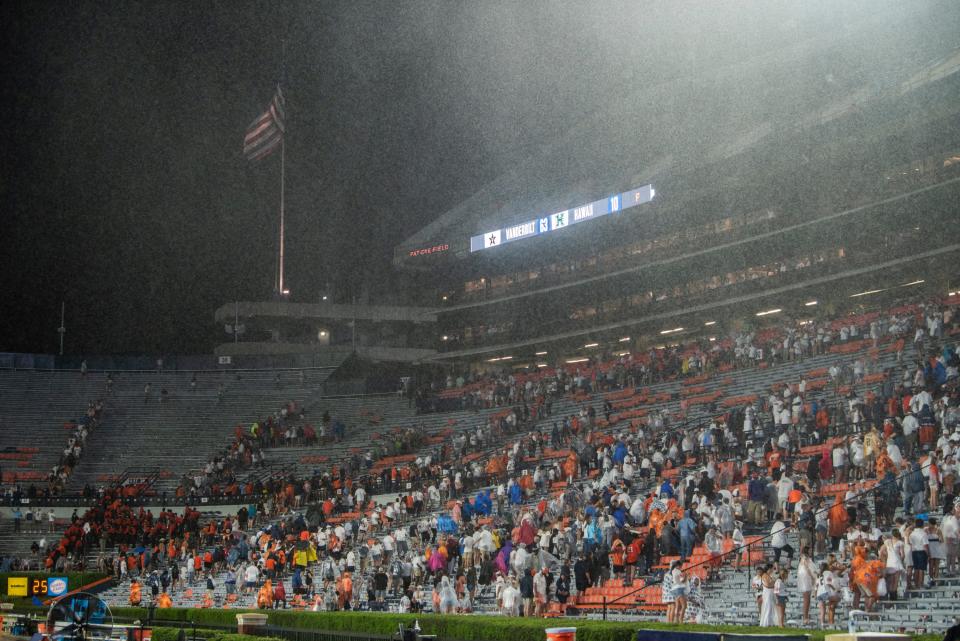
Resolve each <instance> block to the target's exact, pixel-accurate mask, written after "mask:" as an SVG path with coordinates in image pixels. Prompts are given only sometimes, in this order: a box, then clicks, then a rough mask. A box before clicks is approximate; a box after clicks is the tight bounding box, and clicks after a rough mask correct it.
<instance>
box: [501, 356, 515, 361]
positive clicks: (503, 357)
mask: <svg viewBox="0 0 960 641" xmlns="http://www.w3.org/2000/svg"><path fill="white" fill-rule="evenodd" d="M500 360H501V361H511V360H513V356H501V357H500Z"/></svg>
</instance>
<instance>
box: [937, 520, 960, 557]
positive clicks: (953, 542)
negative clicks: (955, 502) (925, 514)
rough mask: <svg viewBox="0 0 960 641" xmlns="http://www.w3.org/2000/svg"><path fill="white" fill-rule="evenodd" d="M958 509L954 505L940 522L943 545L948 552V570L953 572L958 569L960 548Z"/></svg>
mask: <svg viewBox="0 0 960 641" xmlns="http://www.w3.org/2000/svg"><path fill="white" fill-rule="evenodd" d="M957 511H958V510H957V508H956V507H954V508H953V511H951V512H948V513H947V514H946V515H945V516H944V517H943V522H942V523H941V524H940V531H941V532H942V533H943V545H944V547H945V549H946V553H947V559H946V566H947V572H948V573H951V574H952V573H954V572H956V570H957V556H958V548H960V518H958V517H957Z"/></svg>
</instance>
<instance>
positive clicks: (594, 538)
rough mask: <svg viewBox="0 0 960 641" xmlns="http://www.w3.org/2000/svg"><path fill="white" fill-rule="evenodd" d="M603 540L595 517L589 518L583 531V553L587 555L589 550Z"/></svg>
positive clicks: (601, 531)
mask: <svg viewBox="0 0 960 641" xmlns="http://www.w3.org/2000/svg"><path fill="white" fill-rule="evenodd" d="M602 541H603V530H602V528H601V527H600V526H599V525H598V524H597V519H596V518H592V519H590V523H588V524H587V527H586V528H585V529H584V531H583V553H584V555H589V553H590V551H591V550H592V549H593V548H594V547H595V546H597V545H600V543H601V542H602Z"/></svg>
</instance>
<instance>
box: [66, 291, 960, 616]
mask: <svg viewBox="0 0 960 641" xmlns="http://www.w3.org/2000/svg"><path fill="white" fill-rule="evenodd" d="M915 314H916V316H917V317H918V318H921V319H922V320H921V322H918V323H916V329H922V330H923V335H922V336H921V337H920V340H919V341H916V334H914V338H915V343H916V344H917V347H918V348H919V349H920V352H919V358H918V360H917V361H916V362H915V363H908V362H904V360H903V346H902V345H901V344H900V343H899V342H898V341H900V339H902V338H903V337H904V336H909V335H910V333H912V332H913V330H914V329H915V328H914V327H913V325H912V319H913V318H914V315H915ZM931 319H932V322H931ZM952 325H953V323H952V316H951V310H950V308H949V307H946V308H936V307H933V306H929V307H926V308H922V309H920V310H902V311H899V312H897V313H895V314H891V315H889V316H887V317H885V318H884V317H881V316H880V315H873V316H869V317H860V318H857V319H853V320H844V321H842V322H836V323H823V324H822V326H823V327H825V328H831V329H830V330H829V335H831V339H830V340H829V341H828V340H826V336H827V335H828V332H827V331H824V332H823V336H824V339H823V340H821V339H820V335H821V334H820V332H819V327H820V326H821V324H817V325H815V326H808V325H799V324H797V325H791V326H788V327H785V328H783V329H782V330H781V331H780V332H779V334H778V335H774V334H773V333H770V332H758V333H756V334H754V335H752V336H751V335H750V334H742V335H739V336H735V337H732V338H731V339H729V340H724V341H714V342H709V343H708V344H706V345H703V346H701V345H694V346H692V347H691V346H687V348H674V351H675V356H669V354H668V353H667V351H665V350H660V351H661V352H663V353H662V354H658V355H657V362H663V361H664V359H670V360H672V362H674V365H675V366H676V367H677V368H678V372H677V374H676V375H677V376H678V377H680V378H681V379H683V378H692V377H700V378H703V377H708V376H710V375H711V374H712V373H714V372H716V371H717V369H719V366H718V367H717V368H713V366H711V363H718V364H722V365H724V366H727V367H740V366H745V364H746V363H747V362H749V361H750V360H751V359H752V358H754V357H755V356H756V354H752V353H751V350H754V349H764V352H765V353H764V355H763V356H762V357H761V359H762V360H764V361H765V360H767V359H773V361H772V362H779V361H787V360H795V359H802V358H806V357H807V356H809V355H813V354H817V353H826V352H827V351H829V346H828V343H832V342H833V331H834V330H836V331H837V337H838V340H839V341H840V342H841V343H845V342H851V341H872V344H873V346H874V347H877V346H893V348H894V351H895V352H896V363H897V364H896V365H895V366H894V367H887V368H886V369H880V368H879V366H878V365H877V362H876V355H875V354H874V355H870V354H869V353H868V354H867V355H866V356H864V355H862V354H861V351H853V352H851V354H850V355H849V356H838V358H837V361H836V363H837V364H836V365H835V366H834V367H832V368H830V370H829V371H828V372H827V373H826V377H827V378H828V379H829V381H830V383H831V384H830V385H828V386H825V387H824V386H820V387H817V388H816V391H814V389H813V388H814V386H813V385H812V384H811V382H810V381H808V380H807V378H806V377H805V376H804V377H801V378H799V380H797V381H795V382H792V383H791V384H788V385H782V386H781V385H775V386H773V387H771V389H770V390H768V392H769V394H762V395H757V398H756V399H755V400H753V401H751V402H747V403H744V404H743V405H736V406H731V407H725V408H721V407H715V406H710V407H709V408H707V409H708V410H710V411H707V412H704V413H702V418H701V420H697V421H691V420H689V418H690V417H689V416H684V415H683V414H682V413H681V414H677V413H675V412H669V411H666V410H664V409H661V410H656V411H651V412H649V413H648V414H646V415H645V416H644V417H643V418H642V419H640V420H635V421H630V422H625V421H617V420H616V418H615V415H616V412H614V411H612V406H610V404H609V402H608V403H607V405H606V406H605V407H604V410H601V412H600V416H598V415H597V412H596V411H595V410H594V404H592V403H590V402H589V397H587V398H586V399H585V400H583V402H582V403H581V404H580V407H579V408H578V409H577V410H576V411H575V412H574V413H571V414H568V415H565V416H557V415H554V414H553V413H552V412H548V411H543V410H542V409H541V408H545V406H546V400H545V399H546V398H547V397H548V396H550V395H551V394H554V390H553V388H552V385H553V384H554V382H555V383H556V384H557V388H556V391H557V394H558V398H559V396H560V395H562V396H567V394H568V392H571V391H575V390H577V389H580V390H583V391H584V392H588V391H589V392H597V391H598V390H599V391H602V390H605V389H606V390H615V389H617V388H618V386H619V385H620V383H619V382H617V383H612V384H611V383H597V380H598V378H597V377H598V376H607V375H608V374H609V372H610V371H615V370H616V368H617V367H622V368H624V371H626V370H628V369H629V368H634V367H644V363H643V360H644V359H643V358H642V357H641V358H637V359H630V358H621V359H618V360H616V361H613V362H612V363H610V364H608V365H607V366H606V367H599V366H598V367H590V368H585V369H583V370H581V371H576V370H574V371H570V372H566V373H564V374H559V373H558V374H551V375H546V374H544V375H542V376H539V377H537V376H536V375H530V376H529V377H519V376H516V375H514V377H513V378H512V380H511V378H510V377H509V376H504V377H503V378H502V379H501V380H499V381H498V382H497V383H496V386H497V387H498V388H500V391H498V392H495V394H494V400H493V406H494V407H496V406H498V404H500V403H502V404H503V407H504V409H503V410H502V411H499V412H495V413H490V414H488V415H487V417H486V419H485V420H483V421H479V422H478V425H477V426H476V427H475V428H473V429H470V430H466V431H461V432H459V433H456V434H451V435H449V436H450V437H449V438H444V439H441V441H440V442H435V443H427V435H425V434H422V433H420V431H419V430H417V429H415V428H410V429H409V432H408V433H405V434H401V435H398V436H397V438H396V439H395V442H393V443H392V444H391V445H390V446H389V447H386V448H385V449H384V450H381V451H378V452H377V453H376V454H377V455H374V454H373V453H372V452H369V451H368V452H367V453H365V454H354V455H352V457H353V458H352V460H350V461H347V462H341V463H338V464H337V465H334V466H333V467H332V469H330V470H328V471H320V470H314V471H313V473H312V474H297V473H296V472H294V471H290V472H288V473H285V474H284V475H282V476H274V477H271V478H267V479H265V480H255V481H254V480H247V481H243V482H241V481H240V480H239V474H240V472H241V471H242V470H245V469H249V468H250V467H253V466H255V465H256V462H257V461H256V459H255V457H254V453H255V452H257V451H258V448H263V447H265V446H266V445H267V444H272V445H276V444H277V441H276V439H277V438H279V439H280V441H281V442H282V441H286V436H285V434H284V429H285V428H286V429H289V425H291V424H293V421H292V420H291V419H289V415H290V411H288V413H287V415H286V416H284V417H283V418H284V420H283V421H282V422H277V423H276V424H274V423H271V421H270V420H268V421H267V422H266V427H264V426H263V425H261V424H259V423H258V424H255V425H254V426H251V428H250V429H238V431H237V433H236V435H235V440H234V442H233V444H232V445H231V448H230V451H229V452H228V453H227V454H226V455H224V456H223V457H219V458H218V459H214V460H213V461H212V462H211V466H210V469H209V470H204V473H203V478H202V479H200V481H199V482H198V481H197V480H196V479H189V483H190V484H191V485H192V486H193V490H194V491H199V490H200V489H205V490H207V491H216V492H224V491H226V492H227V493H231V492H235V494H234V495H236V496H243V497H249V503H250V506H249V507H244V508H242V509H241V511H240V513H237V514H236V515H231V516H229V517H226V518H221V519H218V520H210V521H208V522H207V523H206V524H205V525H201V523H200V519H199V515H198V514H197V513H195V512H192V511H190V510H188V511H187V515H185V516H183V517H176V516H174V515H172V514H166V513H165V514H161V515H159V516H158V517H156V518H154V517H153V516H152V515H151V514H149V512H146V513H145V512H142V511H141V512H139V513H136V514H134V513H133V512H132V511H130V509H129V508H126V507H125V506H124V505H123V503H122V501H119V499H117V498H116V497H110V496H107V497H105V499H104V501H103V502H101V506H104V505H106V506H107V507H99V508H97V509H95V510H92V511H91V512H89V513H88V515H85V516H84V517H81V518H78V519H77V521H76V522H75V523H73V524H72V525H71V528H70V530H68V534H69V536H67V537H65V539H66V541H65V542H64V543H63V544H62V545H61V546H59V547H58V548H57V549H58V550H59V549H60V547H62V548H63V550H64V553H61V556H67V555H69V552H70V551H71V550H75V549H77V546H78V545H81V546H82V545H86V544H88V543H93V542H94V541H98V540H102V541H103V543H102V544H101V546H102V547H103V548H104V549H105V547H106V546H107V545H111V544H118V545H119V546H120V547H119V550H120V554H119V556H118V557H117V559H115V560H114V561H113V562H112V564H111V569H112V571H113V572H114V573H115V574H116V575H117V576H118V577H129V576H136V577H137V579H138V581H137V584H136V585H137V586H138V588H137V593H136V595H137V596H139V595H140V594H141V592H140V587H139V586H140V585H141V584H144V585H147V586H149V587H150V590H151V592H152V595H153V597H155V600H156V601H157V602H158V603H173V602H174V600H173V599H171V596H170V594H171V593H172V592H174V591H176V590H181V589H182V590H187V589H189V590H192V589H193V586H194V585H197V584H198V582H199V583H201V584H203V585H206V587H207V595H206V597H205V602H206V598H209V599H210V603H211V604H213V603H214V602H215V599H214V595H215V594H216V593H218V591H217V590H216V588H217V587H218V586H219V584H220V583H221V582H222V584H223V587H224V588H225V593H226V595H227V600H228V601H239V602H241V603H246V602H247V601H249V602H251V603H255V604H257V605H259V606H260V607H289V606H294V607H304V608H313V609H326V610H333V609H383V608H385V607H387V605H386V604H387V603H388V601H389V602H391V603H394V604H395V607H398V608H399V609H400V610H401V611H418V610H420V609H422V608H424V607H426V606H427V604H430V606H431V608H432V610H433V611H438V612H444V613H449V612H469V611H471V610H473V609H474V607H475V604H476V602H477V599H478V596H479V595H480V594H481V593H485V594H490V595H492V598H493V599H494V600H495V602H496V607H497V609H498V610H499V611H500V612H502V613H503V614H505V615H517V614H520V613H523V614H524V615H525V616H539V615H543V614H545V613H547V612H548V611H559V612H562V611H565V608H567V607H575V606H577V605H580V603H579V601H578V600H577V598H576V597H577V596H578V595H582V594H587V593H588V591H589V590H590V589H591V588H595V587H600V586H602V585H605V584H606V583H607V582H608V581H610V580H611V579H614V580H617V581H619V582H620V583H619V584H620V585H627V586H630V585H634V583H633V581H634V580H635V579H638V578H643V579H645V580H646V581H648V582H650V583H651V584H655V583H656V582H657V581H659V582H660V594H659V599H660V601H659V602H660V603H662V604H663V605H664V606H665V609H666V616H667V618H668V620H671V621H684V620H689V619H690V618H692V617H695V616H696V615H697V613H698V612H703V610H704V607H705V606H704V603H703V593H702V585H703V583H704V582H708V581H711V580H713V579H716V578H717V577H719V576H720V573H721V568H722V567H723V566H724V565H733V566H739V565H741V564H750V565H755V564H756V562H757V560H758V559H760V560H761V561H760V563H761V564H760V565H759V566H757V567H756V576H755V580H754V589H755V590H756V599H757V608H758V617H759V621H760V623H761V625H775V624H782V623H783V622H784V621H785V616H786V604H787V603H788V601H789V599H790V598H791V597H794V596H795V597H796V598H798V599H799V602H800V604H801V615H802V619H803V622H804V623H811V622H812V620H813V617H812V616H811V609H812V608H813V607H814V605H815V606H816V607H817V610H818V619H819V623H820V624H822V625H829V624H831V623H833V622H834V615H835V611H836V608H837V605H838V604H839V603H841V602H842V601H844V599H846V601H847V602H849V604H850V605H851V607H853V608H859V607H861V605H862V607H863V608H865V609H870V608H872V607H873V606H874V605H875V603H876V601H877V600H878V599H896V598H900V597H902V596H903V595H904V594H905V593H906V591H907V590H909V589H912V588H916V587H920V586H923V585H925V584H927V583H929V581H931V580H935V579H936V578H937V577H938V576H940V575H941V573H953V572H955V571H956V570H957V557H958V538H960V527H958V515H960V509H957V508H956V507H955V503H954V501H955V479H956V478H957V475H958V472H960V469H958V457H957V448H958V447H960V430H958V427H960V395H958V390H957V367H958V365H960V359H958V357H957V353H956V351H955V349H954V346H953V345H952V344H951V343H950V342H949V340H943V335H944V331H945V328H947V327H951V326H952ZM800 328H804V329H803V330H802V331H801V330H800ZM851 328H855V329H851ZM758 340H759V341H761V342H764V343H765V344H766V345H767V346H768V347H765V348H756V347H755V343H756V342H757V341H758ZM797 345H799V346H800V347H799V350H798V349H797V347H796V346H797ZM701 347H706V348H707V349H701ZM714 347H718V348H719V349H718V350H714ZM934 348H935V351H934ZM721 355H722V356H721ZM744 359H745V360H744ZM738 360H743V361H744V362H738ZM638 362H639V364H638ZM684 362H686V366H684V365H683V363H684ZM647 371H649V370H647ZM870 375H879V379H878V380H879V382H878V383H876V384H866V383H864V379H865V378H866V377H867V376H870ZM625 376H626V375H625ZM641 376H644V375H641ZM567 380H569V383H567V382H565V381H567ZM612 380H614V381H616V380H617V375H616V374H615V375H614V377H613V379H612ZM456 382H457V383H459V381H456ZM636 382H637V381H636V380H635V379H631V378H629V376H627V377H626V378H624V379H623V383H622V384H623V385H624V386H626V387H630V386H632V385H634V384H635V383H636ZM511 390H512V391H511ZM560 390H562V393H561V392H560ZM528 391H529V392H530V393H529V395H528ZM501 397H502V398H501ZM574 398H576V397H574ZM581 398H582V397H581ZM498 399H499V400H498ZM287 409H288V410H290V409H293V410H294V413H295V410H296V408H287ZM298 418H299V417H298ZM325 423H326V421H325ZM268 434H269V436H268ZM294 438H298V437H297V436H296V433H295V434H294ZM398 443H399V444H400V445H399V446H397V444H398ZM400 452H404V453H407V452H409V453H411V454H413V455H414V456H411V457H407V458H405V460H404V461H403V462H396V463H393V464H390V465H382V464H379V463H378V461H380V460H381V459H382V458H383V456H381V455H394V454H396V453H400ZM407 459H409V460H407ZM221 464H222V465H221ZM186 481H187V480H185V482H186ZM231 488H233V489H231ZM386 491H390V492H393V493H395V494H396V498H394V499H392V500H389V501H385V500H384V499H382V498H381V499H380V500H378V501H375V500H374V498H373V497H374V496H375V494H376V493H380V494H382V493H384V492H386ZM111 499H112V500H111ZM958 505H960V502H958ZM898 509H899V510H900V512H899V513H898V511H897V510H898ZM941 514H942V516H940V515H941ZM88 527H89V529H87V528H88ZM751 528H752V529H753V530H754V531H761V532H762V539H761V540H760V541H759V542H757V543H755V544H753V545H748V541H747V539H748V536H747V534H746V531H749V530H750V529H751ZM138 533H139V534H138ZM703 556H706V559H703V560H698V559H700V558H701V557H703ZM52 562H53V563H54V564H56V562H57V561H56V559H55V560H53V561H52ZM287 582H289V585H290V586H291V594H289V595H288V594H287V592H286V584H287ZM182 590H181V591H182ZM791 592H793V594H791ZM134 596H135V595H134V591H133V589H131V601H133V599H134ZM391 596H392V598H390V597H391ZM140 598H142V597H140Z"/></svg>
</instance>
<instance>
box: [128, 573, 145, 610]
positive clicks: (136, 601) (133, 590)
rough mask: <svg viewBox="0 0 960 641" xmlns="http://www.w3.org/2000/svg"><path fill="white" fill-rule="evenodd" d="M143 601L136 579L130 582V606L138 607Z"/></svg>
mask: <svg viewBox="0 0 960 641" xmlns="http://www.w3.org/2000/svg"><path fill="white" fill-rule="evenodd" d="M142 599H143V592H142V588H141V587H140V582H139V581H137V580H136V579H133V581H131V582H130V605H131V606H133V607H135V608H136V607H140V602H141V600H142Z"/></svg>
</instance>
